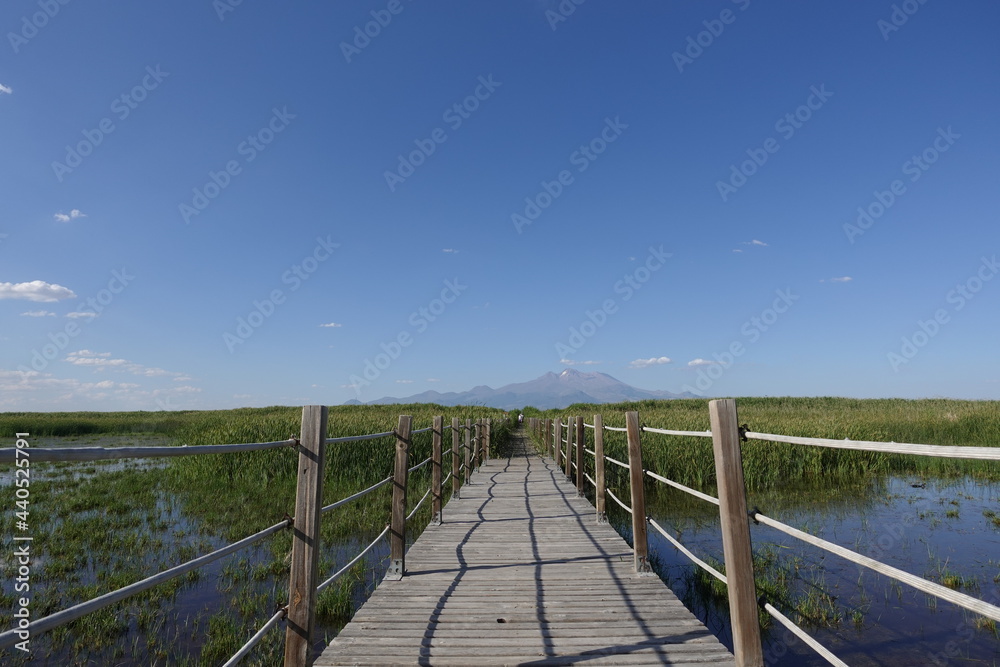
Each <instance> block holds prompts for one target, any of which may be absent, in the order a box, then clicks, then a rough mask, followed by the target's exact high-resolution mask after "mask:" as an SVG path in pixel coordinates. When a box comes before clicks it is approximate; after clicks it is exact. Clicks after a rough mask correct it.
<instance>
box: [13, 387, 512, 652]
mask: <svg viewBox="0 0 1000 667" xmlns="http://www.w3.org/2000/svg"><path fill="white" fill-rule="evenodd" d="M400 414H409V415H412V416H413V427H414V429H418V428H424V427H427V426H430V425H431V420H432V418H433V417H434V416H435V415H443V416H444V417H445V424H446V425H448V424H450V423H451V418H452V417H459V418H460V419H461V420H462V421H463V422H464V420H465V419H466V418H470V419H473V420H475V419H478V418H481V417H492V418H493V419H494V421H495V422H497V421H499V419H500V418H502V416H503V413H502V412H501V411H499V410H491V409H484V408H443V407H440V406H429V405H394V406H352V407H343V406H341V407H333V408H331V409H330V415H329V422H328V437H339V436H346V435H360V434H365V433H379V432H386V431H392V430H393V429H394V428H395V427H396V425H397V420H398V417H399V415H400ZM300 420H301V409H300V408H284V407H273V408H261V409H241V410H228V411H210V412H176V413H57V414H49V413H5V414H2V415H0V434H2V437H4V438H5V439H7V440H9V443H10V445H11V446H12V445H13V436H14V433H15V432H27V433H30V434H31V435H30V437H29V441H32V446H33V447H38V446H40V445H38V443H37V441H36V440H35V439H36V438H37V439H43V440H44V438H45V436H58V437H63V438H65V437H70V436H75V437H76V438H79V440H78V441H74V442H73V446H94V445H99V444H100V445H103V444H105V443H104V442H103V441H102V438H103V439H107V438H106V436H115V437H116V438H117V444H129V438H128V437H125V436H127V435H130V434H136V435H138V434H147V435H148V434H152V435H153V436H155V437H156V438H158V439H159V440H160V441H161V443H162V444H175V445H181V444H186V445H210V444H224V443H242V442H265V441H274V440H282V439H286V438H288V437H289V436H292V435H295V434H298V432H299V428H300ZM506 433H507V431H506V429H503V428H501V429H499V430H498V432H496V433H495V437H494V444H495V445H497V446H500V445H502V442H503V439H504V437H505V435H506ZM142 444H148V443H146V442H143V443H142ZM450 446H451V432H450V431H446V433H445V444H444V449H445V450H447V449H449V448H450ZM430 451H431V434H430V433H427V434H420V435H416V436H414V438H413V449H412V452H411V461H412V462H413V463H414V464H415V463H417V462H419V461H422V460H423V459H425V458H427V457H428V456H429V455H430ZM394 456H395V440H394V439H393V438H392V437H386V438H381V439H378V440H372V441H366V442H359V443H345V444H336V445H331V446H329V447H328V449H327V463H326V477H325V481H324V483H325V487H324V504H326V503H331V502H334V501H335V500H338V499H340V498H343V497H345V496H347V495H349V494H351V493H353V492H355V491H358V490H360V489H363V488H365V487H367V486H370V485H371V484H373V483H375V482H377V481H380V480H382V479H385V478H386V477H388V476H389V475H390V474H391V471H392V467H393V460H394ZM105 470H109V471H108V472H103V471H105ZM296 471H297V455H296V453H295V452H294V451H293V450H292V449H290V448H281V449H276V450H267V451H261V452H249V453H241V454H219V455H201V456H190V457H179V458H170V459H163V460H158V462H157V463H156V464H155V465H154V466H153V467H145V468H144V467H131V468H128V469H124V470H121V469H114V464H109V463H104V462H98V463H87V464H79V463H77V464H69V463H53V464H42V463H37V464H34V465H33V466H32V470H31V472H32V478H33V481H32V484H31V515H30V517H31V532H32V535H33V536H34V538H35V541H34V543H33V545H34V548H33V558H34V562H35V566H34V569H33V572H32V595H33V598H32V615H33V617H34V618H40V617H41V616H44V615H47V614H50V613H53V612H55V611H58V610H60V609H64V608H67V607H69V606H72V605H73V604H76V603H79V602H82V601H84V600H87V599H90V598H93V597H96V596H98V595H101V594H103V593H106V592H108V591H111V590H114V589H116V588H118V587H120V586H123V585H126V584H129V583H132V582H134V581H137V580H139V579H142V578H144V577H145V576H149V575H150V574H153V573H155V572H157V571H161V570H163V569H166V568H168V567H172V566H174V565H178V564H180V563H182V562H184V561H186V560H189V559H191V558H193V557H196V556H198V555H201V554H204V553H207V552H209V551H211V550H212V549H215V548H218V547H220V546H222V545H224V544H225V543H228V542H232V541H235V540H237V539H240V538H243V537H246V536H247V535H249V534H251V533H253V532H256V531H258V530H261V529H263V528H266V527H268V526H270V525H273V524H275V523H277V522H278V521H280V520H281V519H282V518H283V517H284V515H285V514H286V513H288V514H292V513H293V511H294V494H295V480H296ZM429 471H430V467H429V466H425V467H424V468H423V469H421V470H420V471H418V472H417V473H415V474H413V475H411V477H410V482H411V486H410V489H411V491H410V494H411V504H412V503H415V502H416V501H417V500H419V499H420V497H421V496H422V495H423V492H424V490H425V489H426V488H427V487H428V486H429ZM449 486H450V485H449ZM8 488H9V487H8ZM389 493H390V492H389V487H383V488H382V489H379V490H378V491H377V492H375V493H373V494H371V495H369V496H367V497H366V498H365V499H364V500H363V501H362V502H357V503H351V504H349V505H346V506H344V507H343V508H338V510H335V511H334V512H332V513H330V514H328V515H325V516H324V519H323V523H322V539H323V544H324V545H329V548H327V549H324V552H323V555H322V557H321V562H320V576H321V577H323V578H325V576H328V575H329V574H331V573H332V572H333V571H334V570H335V569H336V568H337V565H338V563H343V562H345V561H347V560H349V559H350V558H351V557H353V556H354V555H355V553H356V550H355V551H353V552H349V547H350V548H353V545H354V544H355V543H357V542H359V541H361V542H363V543H365V544H366V543H367V541H368V540H370V538H371V536H374V535H375V534H377V533H378V532H380V531H381V529H382V528H383V527H384V525H385V524H386V523H387V522H388V516H389ZM11 496H12V498H13V493H11ZM447 497H448V495H447V494H446V496H445V499H446V500H447ZM12 502H13V501H12ZM429 519H430V503H429V502H428V503H426V504H425V506H424V507H422V508H421V510H420V512H419V513H418V514H417V515H416V516H415V517H414V520H413V523H412V524H411V530H410V537H413V536H415V535H418V534H419V532H420V531H422V530H423V528H424V526H425V525H426V523H427V522H428V521H429ZM14 523H15V517H14V513H13V510H12V511H10V512H7V513H4V515H3V516H2V517H0V531H2V533H0V534H2V538H0V539H2V546H0V548H2V549H3V553H4V554H7V553H12V552H13V548H14V545H13V543H12V541H11V536H13V535H14V534H16V531H15V526H14ZM262 544H263V546H261V547H260V548H255V549H251V550H249V551H246V552H240V553H239V554H236V555H233V556H230V557H227V558H226V559H224V560H223V561H221V563H223V564H224V565H221V566H220V567H218V568H216V570H217V571H214V570H213V571H210V572H209V573H208V574H205V572H203V571H198V572H194V573H191V574H190V575H188V576H186V577H182V578H180V579H176V580H174V581H172V582H170V583H168V584H164V585H161V586H158V587H156V588H154V589H152V590H150V591H147V592H146V593H143V594H141V595H139V596H136V597H133V598H131V599H129V600H128V601H125V602H122V603H118V604H116V605H113V606H111V607H109V608H106V609H105V610H103V611H101V612H98V613H96V614H93V615H90V616H87V617H85V618H84V619H81V620H79V621H76V622H74V623H72V624H70V625H68V626H64V627H63V628H60V629H57V630H55V631H53V632H51V633H48V634H47V635H43V636H41V637H36V638H33V640H32V642H33V643H32V647H33V649H35V650H37V651H39V652H40V655H42V656H45V655H47V656H48V657H49V658H50V659H55V660H56V661H58V662H60V664H112V662H117V661H120V660H123V659H128V660H130V661H132V662H137V663H142V664H157V663H159V664H165V663H169V664H204V665H217V664H219V663H220V662H222V661H224V660H225V659H227V658H228V657H229V656H231V655H232V654H233V653H235V652H236V650H237V649H238V648H239V647H240V645H241V644H242V643H243V642H244V641H245V640H246V639H247V638H249V637H250V636H251V635H252V634H253V633H254V632H255V631H256V629H257V627H259V626H260V625H261V624H262V623H263V622H264V621H265V620H266V619H267V618H268V616H270V614H271V613H272V612H273V610H274V608H275V605H276V604H278V603H280V604H284V602H287V596H288V594H287V578H288V557H289V553H290V550H291V532H290V531H282V532H280V533H278V534H276V535H275V536H273V537H272V538H270V539H269V540H267V541H265V542H264V543H262ZM0 565H2V571H3V575H4V586H3V589H2V592H0V627H10V626H11V623H12V613H13V611H14V610H15V599H16V598H15V595H14V592H13V585H12V582H13V576H14V573H15V566H14V563H13V561H12V560H9V559H3V560H0ZM380 567H381V564H380V563H379V562H378V558H377V557H376V558H374V560H368V561H367V562H365V563H362V564H359V566H356V567H355V568H354V570H353V571H352V572H351V573H350V575H349V576H347V577H345V578H343V579H342V580H341V581H340V582H338V585H335V586H331V587H330V588H329V589H327V590H326V591H324V593H323V595H322V596H321V598H320V600H319V604H318V612H319V627H320V628H322V629H327V630H329V629H330V628H336V627H337V626H338V625H340V624H342V623H343V622H345V621H346V619H347V618H349V617H350V614H351V613H353V608H354V606H355V605H356V604H357V601H358V600H359V599H360V598H363V597H364V595H365V593H366V590H367V589H370V587H371V586H372V585H373V583H374V578H373V575H372V572H373V571H378V570H379V569H380ZM203 577H207V578H210V579H212V581H208V582H206V581H203V580H202V578H203ZM206 588H207V589H209V591H208V592H207V593H206V592H205V591H204V589H206ZM283 641H284V639H283V633H282V632H277V631H276V632H271V633H269V634H268V636H267V638H266V640H265V641H264V642H263V643H262V645H261V646H260V648H259V649H258V650H257V651H256V652H255V653H254V655H253V656H252V658H249V659H248V660H247V661H246V662H245V664H249V665H254V664H258V665H269V664H275V663H276V662H280V654H281V651H282V646H283ZM0 662H3V663H4V664H26V663H25V661H23V660H22V659H21V656H18V655H17V654H15V653H13V652H11V651H4V652H0Z"/></svg>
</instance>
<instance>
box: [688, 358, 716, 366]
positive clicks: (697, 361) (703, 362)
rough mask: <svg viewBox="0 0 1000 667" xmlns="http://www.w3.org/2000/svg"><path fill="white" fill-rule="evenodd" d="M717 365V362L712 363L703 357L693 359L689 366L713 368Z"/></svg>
mask: <svg viewBox="0 0 1000 667" xmlns="http://www.w3.org/2000/svg"><path fill="white" fill-rule="evenodd" d="M715 363H716V362H714V361H711V360H709V359H702V358H701V357H699V358H697V359H692V360H691V361H689V362H688V366H712V365H714V364H715Z"/></svg>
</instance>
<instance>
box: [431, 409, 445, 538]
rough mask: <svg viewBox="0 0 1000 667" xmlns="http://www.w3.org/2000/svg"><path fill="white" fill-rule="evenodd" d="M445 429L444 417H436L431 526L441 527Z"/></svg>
mask: <svg viewBox="0 0 1000 667" xmlns="http://www.w3.org/2000/svg"><path fill="white" fill-rule="evenodd" d="M443 427H444V417H435V418H434V423H433V424H432V425H431V429H432V431H431V436H432V439H431V496H432V502H433V506H432V507H431V525H432V526H440V525H441V500H442V498H441V436H442V435H443V434H442V432H441V429H442V428H443Z"/></svg>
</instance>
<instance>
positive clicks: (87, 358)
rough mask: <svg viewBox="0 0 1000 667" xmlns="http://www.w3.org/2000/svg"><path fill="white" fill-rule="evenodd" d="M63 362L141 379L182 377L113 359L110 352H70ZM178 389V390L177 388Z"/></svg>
mask: <svg viewBox="0 0 1000 667" xmlns="http://www.w3.org/2000/svg"><path fill="white" fill-rule="evenodd" d="M65 361H68V362H69V363H71V364H73V365H74V366H89V367H90V368H95V369H98V370H104V369H106V368H112V369H115V370H123V371H125V372H128V373H132V374H133V375H141V376H143V377H173V378H176V377H183V376H184V375H183V373H172V372H170V371H166V370H163V369H162V368H155V367H151V366H143V365H142V364H137V363H135V362H132V361H128V360H127V359H113V358H112V357H111V353H110V352H91V351H90V350H79V351H77V352H70V353H69V354H67V355H66V359H65ZM178 389H179V388H178Z"/></svg>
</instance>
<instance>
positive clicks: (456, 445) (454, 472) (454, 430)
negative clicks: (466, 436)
mask: <svg viewBox="0 0 1000 667" xmlns="http://www.w3.org/2000/svg"><path fill="white" fill-rule="evenodd" d="M461 429H462V427H461V426H459V423H458V417H452V418H451V496H452V498H461V497H462V491H461V488H462V485H461V483H460V482H459V480H458V477H459V475H460V474H461V471H460V470H459V468H461V467H462V466H461V464H460V463H459V462H458V461H459V459H460V458H461V453H462V445H461V444H460V435H461Z"/></svg>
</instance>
